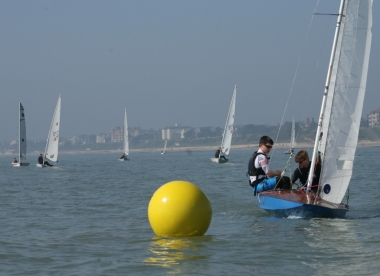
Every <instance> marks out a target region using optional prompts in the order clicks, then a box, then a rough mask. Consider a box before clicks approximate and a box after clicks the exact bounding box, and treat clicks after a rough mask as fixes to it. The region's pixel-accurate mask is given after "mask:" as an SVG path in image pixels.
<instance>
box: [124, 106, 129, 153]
mask: <svg viewBox="0 0 380 276" xmlns="http://www.w3.org/2000/svg"><path fill="white" fill-rule="evenodd" d="M123 148H124V154H125V155H126V156H128V155H129V140H128V122H127V109H125V111H124V147H123Z"/></svg>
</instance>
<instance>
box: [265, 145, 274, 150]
mask: <svg viewBox="0 0 380 276" xmlns="http://www.w3.org/2000/svg"><path fill="white" fill-rule="evenodd" d="M264 146H266V147H267V148H268V149H271V148H272V147H273V146H271V145H264Z"/></svg>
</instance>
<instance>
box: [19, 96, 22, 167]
mask: <svg viewBox="0 0 380 276" xmlns="http://www.w3.org/2000/svg"><path fill="white" fill-rule="evenodd" d="M21 109H22V105H21V103H19V110H18V162H19V163H20V164H21Z"/></svg>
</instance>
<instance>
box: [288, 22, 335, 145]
mask: <svg viewBox="0 0 380 276" xmlns="http://www.w3.org/2000/svg"><path fill="white" fill-rule="evenodd" d="M331 18H332V17H330V19H331ZM330 23H331V20H329V21H328V24H327V26H326V31H325V32H324V33H325V35H324V38H323V42H322V47H321V50H320V52H319V56H318V60H317V64H316V66H315V69H314V74H313V77H312V80H311V83H310V87H309V93H308V94H307V99H306V102H305V104H304V106H303V111H302V113H301V114H302V115H301V122H303V120H304V114H305V112H306V109H307V107H308V103H309V99H310V95H311V90H312V88H313V85H314V81H315V76H316V74H317V71H318V67H319V62H320V61H321V56H322V53H323V51H324V49H325V46H326V43H324V42H326V41H327V33H328V32H327V30H328V28H329V27H330ZM300 130H301V128H300V127H298V129H297V134H296V138H295V140H296V141H297V139H298V135H299V133H300Z"/></svg>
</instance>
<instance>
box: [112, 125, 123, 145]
mask: <svg viewBox="0 0 380 276" xmlns="http://www.w3.org/2000/svg"><path fill="white" fill-rule="evenodd" d="M123 137H124V127H113V128H112V129H111V143H120V142H123Z"/></svg>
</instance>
